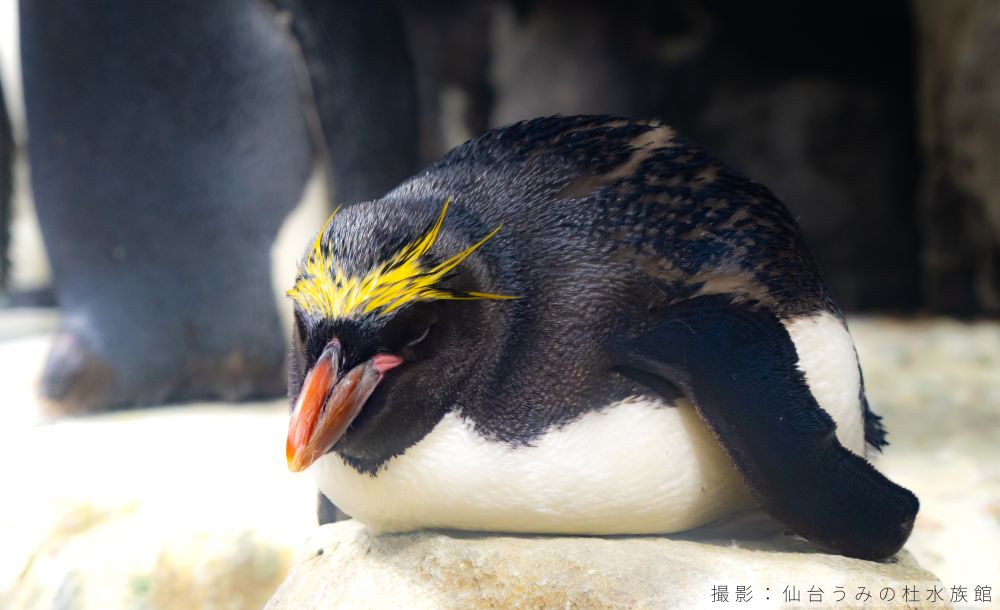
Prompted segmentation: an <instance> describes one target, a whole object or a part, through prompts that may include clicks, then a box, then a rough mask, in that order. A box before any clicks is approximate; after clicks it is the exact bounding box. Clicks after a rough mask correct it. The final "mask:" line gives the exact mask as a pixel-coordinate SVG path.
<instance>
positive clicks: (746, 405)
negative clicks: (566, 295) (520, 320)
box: [616, 295, 919, 559]
mask: <svg viewBox="0 0 1000 610" xmlns="http://www.w3.org/2000/svg"><path fill="white" fill-rule="evenodd" d="M664 313H665V314H666V315H665V317H664V318H662V320H663V321H662V322H661V323H660V324H659V325H658V326H657V327H655V328H653V329H652V330H648V331H646V332H645V333H644V334H642V335H640V336H638V337H633V338H623V339H622V341H621V343H620V344H619V345H618V346H617V350H616V351H617V354H616V360H617V363H618V364H619V365H620V366H621V367H622V368H623V370H625V371H626V372H627V371H628V369H630V368H631V369H638V370H639V371H641V372H642V373H646V374H652V375H655V376H658V377H660V378H662V379H664V380H666V381H668V382H670V383H672V384H674V385H676V386H678V387H679V388H681V390H682V391H683V393H684V394H685V395H686V396H687V397H688V398H689V399H690V400H691V402H693V403H694V405H695V407H696V409H697V410H698V413H699V414H700V415H701V417H702V419H703V420H704V421H705V423H706V424H707V425H708V427H709V428H710V429H711V430H712V432H713V433H714V434H715V436H716V438H718V439H719V441H720V442H721V444H722V446H723V448H724V449H725V451H726V453H727V454H728V455H729V457H730V459H731V460H732V462H733V464H734V465H735V466H736V468H737V470H739V472H740V474H741V475H742V476H743V479H744V480H745V481H746V482H747V484H748V485H749V487H750V489H751V491H752V492H753V495H754V497H755V498H756V499H757V501H758V502H760V504H761V505H762V506H763V507H764V509H765V510H767V511H768V512H769V513H770V514H771V515H772V516H774V517H775V518H776V519H778V520H779V521H781V522H782V523H784V524H785V525H787V526H788V527H789V528H791V529H792V530H793V531H794V532H796V533H797V534H799V535H801V536H803V537H805V538H807V539H808V540H811V541H813V542H815V543H817V544H820V545H822V546H825V547H828V548H830V549H831V550H834V551H836V552H837V553H841V554H843V555H848V556H852V557H860V558H863V559H883V558H886V557H889V556H890V555H892V554H893V553H895V552H896V551H898V550H899V549H900V548H901V547H902V546H903V543H904V542H906V539H907V538H908V537H909V535H910V531H911V530H912V529H913V520H914V518H915V516H916V514H917V510H918V508H919V503H918V501H917V498H916V496H914V495H913V494H912V493H911V492H910V491H908V490H907V489H904V488H902V487H900V486H899V485H896V484H895V483H893V482H892V481H890V480H889V479H887V478H886V477H885V476H883V475H882V474H881V473H879V472H878V471H877V470H875V468H874V467H872V465H871V464H869V463H868V462H867V461H865V460H864V458H861V457H859V456H857V455H855V454H853V453H851V452H850V451H848V450H847V449H845V448H844V447H843V446H842V445H841V444H840V443H839V442H838V440H837V438H836V436H835V434H834V429H835V428H836V424H835V423H834V421H833V419H831V417H830V416H829V415H828V414H827V413H826V412H825V411H823V410H822V409H821V408H820V406H819V404H818V403H817V402H816V399H815V398H814V397H813V395H812V393H811V391H810V390H809V386H808V385H807V383H806V379H805V377H804V375H803V374H802V372H801V371H800V370H799V369H798V368H797V366H796V364H797V362H798V355H797V354H796V351H795V345H794V343H793V342H792V339H791V337H790V336H789V334H788V332H787V331H786V330H785V327H784V326H783V325H782V324H781V322H780V320H779V319H778V318H777V317H776V316H775V315H774V314H773V313H772V312H770V311H769V310H768V309H766V308H764V307H761V306H757V305H756V304H754V303H739V304H737V303H733V302H732V299H731V297H730V296H727V295H711V296H704V297H697V298H694V299H691V300H688V301H684V302H681V303H679V304H676V305H672V306H670V307H669V308H668V309H667V310H666V311H665V312H664Z"/></svg>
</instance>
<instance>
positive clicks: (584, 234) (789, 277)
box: [388, 116, 839, 318]
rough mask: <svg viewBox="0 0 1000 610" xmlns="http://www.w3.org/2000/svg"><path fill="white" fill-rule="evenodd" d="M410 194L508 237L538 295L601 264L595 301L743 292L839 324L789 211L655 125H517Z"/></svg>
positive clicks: (580, 119)
mask: <svg viewBox="0 0 1000 610" xmlns="http://www.w3.org/2000/svg"><path fill="white" fill-rule="evenodd" d="M398 195H403V196H412V195H417V196H420V197H423V198H426V199H427V200H430V201H436V200H440V201H443V200H445V199H447V198H451V199H452V200H453V201H454V204H455V207H456V209H459V210H461V211H462V212H463V213H465V214H467V215H468V219H467V222H470V223H472V224H473V225H481V227H482V229H486V230H489V229H492V228H493V227H495V226H498V225H502V226H503V229H502V230H501V234H500V235H499V236H498V238H497V239H496V240H494V243H492V244H488V246H489V247H490V248H492V252H491V254H492V255H494V256H497V255H499V256H501V257H503V256H504V255H505V254H510V253H514V252H516V254H513V257H514V260H511V261H510V264H511V266H512V267H513V268H510V269H506V270H502V271H506V272H508V273H512V274H514V275H516V276H517V277H516V278H515V277H512V278H510V279H511V281H518V280H521V281H519V282H518V283H520V284H521V285H524V286H526V287H536V288H537V289H539V290H545V291H557V292H561V291H574V289H573V287H572V286H569V285H567V284H566V283H565V282H568V281H576V282H579V281H580V277H579V275H577V274H576V273H575V272H578V271H580V269H581V267H583V266H592V267H593V271H594V274H593V277H591V279H590V288H591V293H592V294H593V291H594V290H596V291H597V292H600V288H601V286H602V280H603V281H604V282H607V281H609V280H611V279H614V281H613V282H611V284H613V288H614V289H616V290H620V289H625V292H620V293H617V294H616V295H613V296H614V297H615V300H616V302H617V303H618V305H619V307H621V308H623V309H630V307H629V306H630V305H634V306H641V307H645V308H646V309H647V310H648V309H649V308H650V307H656V306H657V305H667V304H670V303H673V302H677V301H679V300H683V299H685V298H688V297H691V296H694V295H696V294H699V293H701V294H711V293H737V294H741V295H743V297H744V298H746V299H747V300H755V301H757V302H759V303H761V304H762V305H765V306H766V307H768V308H769V309H771V310H772V311H774V312H775V313H776V314H777V315H778V316H779V317H782V318H784V317H788V316H794V315H801V314H808V313H812V312H816V311H830V312H834V313H837V314H838V315H839V313H838V312H837V309H836V306H835V305H834V304H833V302H832V300H831V299H830V297H829V294H828V292H827V290H826V288H825V287H824V285H823V282H822V280H821V279H820V277H819V274H818V271H817V268H816V264H815V261H814V259H813V258H812V256H811V255H810V253H809V251H808V249H807V248H806V246H805V244H804V242H803V239H802V236H801V233H800V230H799V228H798V226H797V224H796V223H795V221H794V219H793V218H792V216H791V215H790V214H789V212H788V210H787V209H786V208H785V206H784V205H783V204H782V203H781V202H780V201H778V199H777V198H776V197H775V196H774V195H773V194H772V193H771V192H770V191H769V190H768V189H767V188H765V187H764V186H762V185H760V184H757V183H755V182H753V181H751V180H749V179H747V178H746V177H744V176H742V175H740V174H739V173H737V172H735V171H733V170H732V169H730V168H728V167H726V166H725V165H724V164H722V163H721V162H720V161H719V160H717V159H716V158H714V157H712V156H711V155H709V154H708V153H707V152H705V151H704V150H703V149H701V148H700V147H698V146H696V145H694V144H693V143H691V142H689V141H687V140H685V139H684V138H682V137H681V136H679V135H677V134H676V133H675V132H674V131H673V130H672V129H671V128H669V127H667V126H664V125H661V124H659V123H657V122H655V121H634V120H628V119H621V118H614V117H607V116H574V117H559V116H556V117H547V118H539V119H534V120H530V121H524V122H521V123H516V124H514V125H511V126H509V127H504V128H501V129H496V130H494V131H491V132H489V133H487V134H486V135H484V136H482V137H480V138H478V139H475V140H471V141H469V142H467V143H466V144H464V145H462V146H460V147H458V148H456V149H455V150H453V151H452V152H450V153H449V154H448V155H446V156H445V157H443V158H442V159H441V160H440V161H438V162H437V163H436V164H434V165H433V166H431V167H430V168H429V169H427V170H426V171H425V172H424V173H422V174H420V175H418V176H416V177H414V178H413V179H411V180H410V181H408V182H406V183H404V184H403V185H402V186H400V187H399V188H398V189H396V190H395V191H394V192H393V193H390V194H389V196H388V197H389V198H392V197H394V196H398ZM504 240H507V243H506V244H504ZM511 241H515V242H516V243H515V244H511V243H510V242H511ZM504 246H506V251H507V252H498V250H499V249H500V248H502V247H504ZM512 246H513V247H512ZM567 272H570V273H569V275H570V276H571V277H568V276H567ZM650 288H653V290H652V291H651V290H650ZM605 296H612V295H605Z"/></svg>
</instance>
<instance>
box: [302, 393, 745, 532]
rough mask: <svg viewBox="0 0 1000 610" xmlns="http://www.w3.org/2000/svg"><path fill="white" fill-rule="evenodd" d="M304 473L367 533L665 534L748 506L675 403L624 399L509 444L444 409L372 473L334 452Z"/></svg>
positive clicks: (737, 482)
mask: <svg viewBox="0 0 1000 610" xmlns="http://www.w3.org/2000/svg"><path fill="white" fill-rule="evenodd" d="M312 470H313V472H314V473H315V475H316V476H317V478H318V481H317V482H318V485H319V488H320V489H321V490H322V491H323V493H324V494H326V496H327V497H329V498H330V500H332V501H333V502H334V503H335V504H336V505H337V506H338V507H339V508H340V509H341V510H343V511H344V512H346V513H347V514H349V515H351V516H352V517H354V518H356V519H358V520H360V521H361V522H363V523H365V524H366V525H367V526H368V527H369V528H371V529H372V530H374V531H376V532H385V531H403V530H411V529H419V528H450V529H468V530H482V531H508V532H538V533H567V534H569V533H578V534H626V533H632V534H645V533H669V532H677V531H681V530H686V529H690V528H692V527H696V526H699V525H702V524H704V523H708V522H710V521H713V520H715V519H717V518H719V517H722V516H724V515H726V514H728V513H731V512H735V511H738V510H742V509H746V508H750V507H752V506H754V505H755V503H754V501H753V499H752V498H751V496H750V493H749V490H748V489H747V488H746V486H745V485H744V483H743V482H742V480H741V479H740V477H739V475H738V474H737V473H736V471H735V469H734V468H733V466H732V465H731V464H730V463H729V460H728V459H727V457H726V456H725V454H724V453H723V452H722V449H721V447H720V446H719V444H718V442H717V441H716V440H715V438H714V437H713V436H712V434H711V433H710V432H709V431H708V429H707V428H706V427H705V425H704V424H703V423H702V421H701V420H700V419H699V417H698V415H697V414H696V413H695V411H694V409H693V407H692V406H691V405H690V403H688V402H686V401H684V400H680V401H678V403H677V406H676V407H672V406H669V405H666V404H664V403H663V402H660V401H658V400H655V399H651V398H641V399H640V398H633V399H628V400H625V401H622V402H619V403H615V404H613V405H609V406H608V407H606V408H605V409H602V410H600V411H595V412H591V413H587V414H585V415H584V416H582V417H581V418H580V419H578V420H576V421H574V422H572V423H570V424H567V425H565V426H563V427H562V428H559V429H555V430H551V431H549V432H546V433H545V434H544V435H542V436H541V437H539V438H538V439H536V441H535V442H533V443H532V444H531V446H521V447H511V446H509V445H507V444H505V443H501V442H495V441H489V440H487V439H485V438H483V437H482V436H480V435H479V434H477V433H476V432H475V430H474V429H473V427H472V425H471V424H470V423H469V422H467V421H465V420H464V419H462V418H461V417H460V416H459V415H457V414H456V413H453V412H452V413H448V414H447V415H446V416H445V417H444V418H443V419H442V420H441V422H440V423H439V424H438V425H437V426H436V427H435V428H434V429H433V430H432V431H431V432H430V434H428V435H427V436H426V437H424V438H423V439H422V440H421V441H420V442H418V443H417V444H415V445H413V446H412V447H410V448H409V449H408V450H407V451H406V452H405V453H404V454H402V455H400V456H397V457H395V458H393V459H392V460H390V461H389V462H387V463H386V464H385V465H384V467H383V468H382V469H381V470H379V472H378V474H377V475H376V476H371V475H367V474H361V473H359V472H357V471H356V470H354V469H353V468H351V467H350V466H348V465H347V464H345V463H344V462H343V460H341V459H340V457H339V456H337V455H336V454H334V453H330V454H327V455H326V456H324V457H323V458H321V459H320V460H318V461H317V462H316V464H315V465H314V466H313V467H312Z"/></svg>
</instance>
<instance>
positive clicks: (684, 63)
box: [0, 0, 1000, 315]
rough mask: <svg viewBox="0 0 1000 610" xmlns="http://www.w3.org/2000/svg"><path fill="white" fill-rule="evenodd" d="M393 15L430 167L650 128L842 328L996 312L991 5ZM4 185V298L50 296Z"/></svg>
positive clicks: (11, 103)
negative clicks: (923, 315)
mask: <svg viewBox="0 0 1000 610" xmlns="http://www.w3.org/2000/svg"><path fill="white" fill-rule="evenodd" d="M3 4H4V7H3V9H4V11H5V14H4V17H3V21H2V28H0V33H2V47H0V58H2V62H3V63H2V65H3V68H4V70H3V76H4V86H5V92H6V94H7V98H8V101H7V106H8V108H9V110H10V114H11V116H12V118H13V120H14V124H15V125H14V133H15V136H16V137H17V139H18V141H19V143H20V144H21V145H22V146H23V143H24V139H25V137H26V134H25V133H24V129H23V128H22V127H19V125H20V121H21V119H22V118H23V111H22V105H23V102H22V101H21V100H20V99H19V96H20V86H19V83H18V80H17V79H18V78H19V74H18V70H17V57H16V51H17V44H16V28H15V27H14V24H15V23H16V19H15V18H14V17H15V16H14V10H13V9H14V8H15V3H14V2H13V1H12V0H7V1H6V2H4V3H3ZM399 9H400V10H401V11H402V13H403V14H404V23H405V25H406V28H407V35H408V36H409V47H410V50H411V53H412V56H413V60H414V63H415V66H416V71H417V82H418V92H419V101H420V130H421V132H420V133H421V137H420V142H419V150H420V152H421V157H422V160H423V161H424V162H429V161H431V160H433V159H434V158H435V157H437V156H439V155H440V154H442V153H443V152H445V151H446V150H447V149H448V148H450V147H451V146H454V145H455V144H457V143H459V142H461V141H462V140H464V139H465V138H467V137H471V136H474V135H476V134H478V133H481V132H482V131H484V130H485V129H487V128H488V127H490V126H495V125H501V124H505V123H509V122H512V121H515V120H519V119H523V118H529V117H532V116H538V115H544V114H552V113H564V114H571V113H583V112H605V113H615V114H625V115H632V116H656V117H660V118H662V119H663V120H665V121H666V122H668V123H671V124H673V125H675V126H677V127H678V128H679V129H680V130H681V131H682V132H684V133H686V134H687V135H688V136H689V137H691V138H693V139H695V140H696V141H699V142H701V143H703V144H705V145H706V146H707V147H708V148H710V149H712V150H713V151H715V152H716V153H717V154H719V155H720V156H722V157H723V158H724V159H725V160H727V161H728V162H729V163H731V164H732V165H734V166H735V167H737V168H738V169H740V170H741V171H743V172H744V173H746V174H748V175H749V176H750V177H752V178H754V179H756V180H758V181H761V182H763V183H765V184H767V185H768V186H769V187H771V188H772V189H773V190H774V191H775V192H776V193H777V194H778V195H779V197H781V198H782V199H783V200H784V201H785V202H786V203H787V204H788V206H789V207H790V208H791V209H792V210H793V212H794V213H795V214H796V216H798V217H799V219H800V222H801V223H802V225H803V227H804V229H805V231H806V233H807V236H808V241H809V243H810V244H811V246H812V248H813V250H814V252H815V254H816V255H817V257H818V258H819V261H820V264H821V266H822V267H823V269H824V271H825V277H826V279H827V281H828V282H829V283H830V284H831V287H832V288H833V290H834V292H835V294H836V295H837V296H838V297H839V299H840V302H841V304H842V305H843V306H844V307H845V309H849V310H861V311H909V312H914V311H929V312H941V313H955V314H963V315H967V314H976V313H997V312H998V311H1000V237H998V236H1000V171H998V169H1000V158H998V157H1000V153H998V152H997V150H998V147H997V145H996V143H997V142H998V137H1000V118H998V117H1000V66H998V65H997V63H998V59H997V58H998V57H1000V48H998V45H1000V43H998V40H1000V7H998V4H997V3H996V2H991V1H989V0H960V1H954V2H936V1H934V0H886V1H884V2H878V3H867V2H838V3H821V4H817V5H813V4H810V5H804V4H802V3H792V2H775V1H773V0H767V1H763V2H755V3H745V2H737V1H731V0H677V1H674V2H643V1H636V0H628V1H624V2H616V3H614V4H605V3H586V2H584V3H580V2H569V1H566V2H563V1H560V0H534V1H531V0H518V1H516V2H507V1H501V0H477V1H472V2H459V1H450V0H437V1H433V2H403V3H400V4H399ZM17 158H18V159H21V160H23V158H24V156H23V155H18V156H17ZM19 163H21V164H22V165H23V161H20V162H19ZM16 175H17V176H18V178H19V180H17V187H16V188H17V192H18V194H19V196H20V203H19V204H18V205H17V210H18V211H17V212H16V213H15V214H14V216H13V222H14V229H13V241H14V249H13V251H12V252H13V255H12V256H13V259H14V262H15V265H14V271H13V282H12V287H13V288H14V289H15V292H17V289H18V288H21V289H30V290H36V289H37V288H39V287H40V284H42V283H43V276H44V265H41V264H38V263H33V262H31V260H30V259H32V256H29V255H27V254H23V252H24V251H25V250H26V249H27V250H29V251H30V250H34V251H37V249H38V245H39V241H38V238H37V236H36V234H34V232H33V230H32V229H31V228H30V227H28V226H26V225H28V223H26V222H25V217H26V216H30V209H31V208H30V203H29V202H28V201H27V200H26V198H27V196H28V194H29V193H28V192H27V189H26V184H25V182H26V180H25V177H26V174H25V173H24V171H23V170H22V171H20V172H17V173H16ZM9 222H10V219H8V223H9ZM10 256H11V255H8V257H10Z"/></svg>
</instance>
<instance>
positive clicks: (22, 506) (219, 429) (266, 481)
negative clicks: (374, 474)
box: [0, 401, 316, 610]
mask: <svg viewBox="0 0 1000 610" xmlns="http://www.w3.org/2000/svg"><path fill="white" fill-rule="evenodd" d="M286 422H287V405H286V404H284V403H283V401H281V402H275V403H271V404H265V405H241V406H231V407H220V406H204V405H201V406H197V405H196V406H186V407H179V408H164V409H151V410H143V411H138V412H136V411H133V412H128V413H119V414H115V415H106V416H97V417H90V418H87V419H78V420H66V421H62V422H59V423H55V424H48V425H36V426H32V427H23V428H21V429H20V430H18V431H17V434H13V433H11V432H12V431H11V430H10V429H9V428H8V429H7V430H6V431H5V434H3V435H0V441H2V442H0V459H2V461H3V464H4V467H3V468H2V469H0V490H3V491H2V494H3V501H2V503H0V541H2V542H0V609H7V608H9V609H10V610H33V609H36V608H39V609H40V608H45V609H49V608H59V609H63V610H114V609H119V608H121V609H132V608H135V609H138V608H141V609H143V610H168V609H169V610H173V609H177V610H181V609H184V610H189V609H196V608H201V609H215V610H256V609H258V608H260V607H261V606H263V604H264V603H265V602H266V601H267V599H268V598H269V597H270V596H271V594H272V593H273V592H274V589H275V588H276V587H277V586H278V584H279V583H280V582H281V580H282V578H284V576H285V574H286V573H287V571H288V567H289V563H290V560H291V557H292V556H293V554H294V550H295V549H297V548H299V546H300V545H301V543H302V540H303V539H305V537H306V536H307V535H308V533H309V532H310V531H311V530H312V529H313V528H314V527H315V498H316V496H315V493H316V492H315V488H314V486H313V485H312V483H311V482H310V481H308V480H306V479H304V478H301V477H293V476H292V475H290V474H289V473H288V472H287V471H286V468H285V464H284V453H283V451H282V449H283V442H284V432H285V426H286V425H287V423H286Z"/></svg>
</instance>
